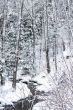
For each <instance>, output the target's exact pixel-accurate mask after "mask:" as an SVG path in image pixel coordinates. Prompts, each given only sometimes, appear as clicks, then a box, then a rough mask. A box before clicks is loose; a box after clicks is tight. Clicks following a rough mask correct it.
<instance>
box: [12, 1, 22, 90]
mask: <svg viewBox="0 0 73 110" xmlns="http://www.w3.org/2000/svg"><path fill="white" fill-rule="evenodd" d="M23 4H24V0H22V1H21V4H20V5H21V6H20V14H19V21H18V23H19V24H18V35H17V41H16V55H15V67H14V70H13V84H12V86H13V88H16V76H17V69H18V61H19V42H20V36H21V20H22V12H23Z"/></svg>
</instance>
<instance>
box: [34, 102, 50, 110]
mask: <svg viewBox="0 0 73 110" xmlns="http://www.w3.org/2000/svg"><path fill="white" fill-rule="evenodd" d="M32 110H50V109H49V107H48V106H47V104H46V102H45V101H43V102H40V103H37V104H36V105H34V107H33V109H32Z"/></svg>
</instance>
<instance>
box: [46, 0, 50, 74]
mask: <svg viewBox="0 0 73 110" xmlns="http://www.w3.org/2000/svg"><path fill="white" fill-rule="evenodd" d="M45 6H46V30H45V31H46V32H45V34H46V35H45V37H46V41H45V45H46V64H47V73H50V63H49V36H48V25H49V24H48V1H47V0H46V3H45Z"/></svg>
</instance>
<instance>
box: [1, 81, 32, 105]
mask: <svg viewBox="0 0 73 110" xmlns="http://www.w3.org/2000/svg"><path fill="white" fill-rule="evenodd" d="M28 95H31V93H30V90H29V89H28V87H27V85H25V84H23V83H17V85H16V90H14V89H13V88H12V83H11V82H10V81H6V83H5V85H4V86H0V102H1V105H5V104H11V105H12V102H16V101H18V100H19V99H22V98H25V97H28Z"/></svg>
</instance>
